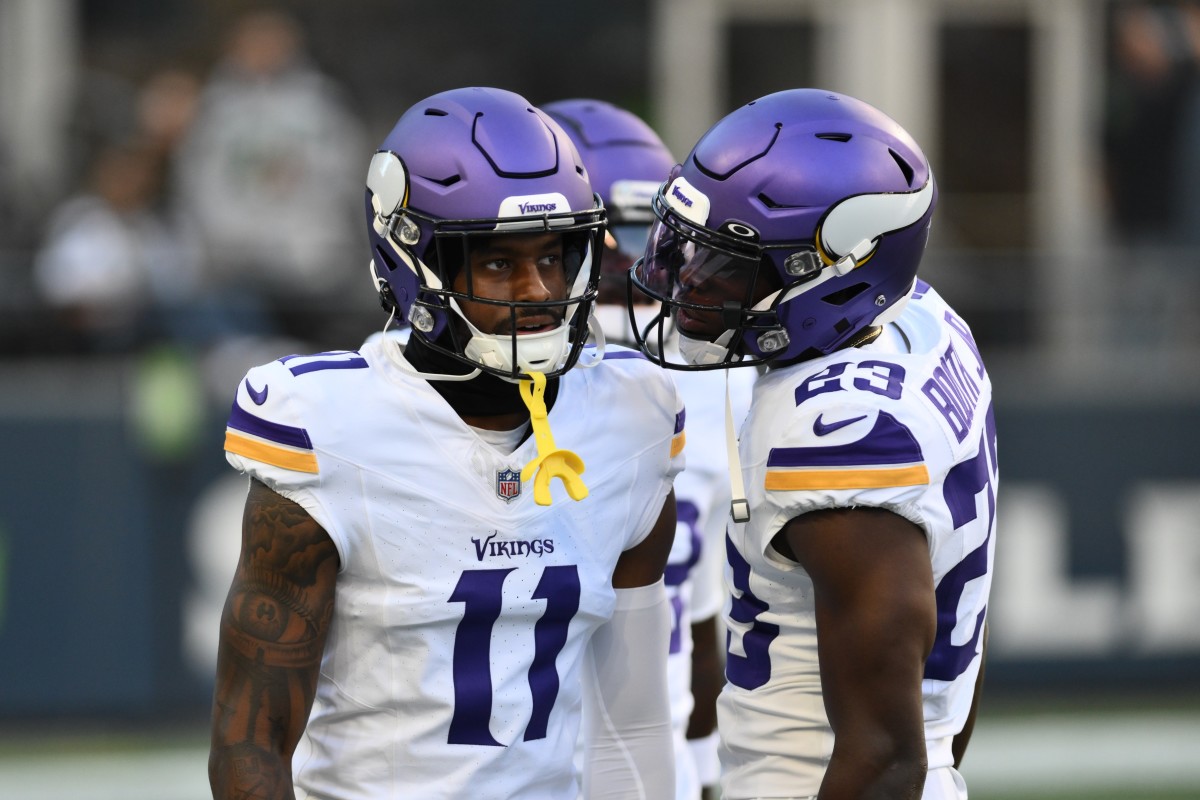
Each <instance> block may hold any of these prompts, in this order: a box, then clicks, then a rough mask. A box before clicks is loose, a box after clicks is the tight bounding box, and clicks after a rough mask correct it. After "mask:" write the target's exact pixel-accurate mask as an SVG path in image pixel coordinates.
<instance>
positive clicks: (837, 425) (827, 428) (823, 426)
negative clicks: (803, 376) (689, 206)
mask: <svg viewBox="0 0 1200 800" xmlns="http://www.w3.org/2000/svg"><path fill="white" fill-rule="evenodd" d="M264 392H265V390H264ZM822 416H823V415H822V414H817V418H816V419H815V420H813V433H815V434H816V435H817V436H826V435H828V434H830V433H833V432H834V431H840V430H841V429H842V428H844V427H846V426H847V425H853V424H854V423H856V422H858V421H859V420H863V419H866V418H867V415H866V414H863V415H862V416H861V417H852V418H850V419H843V420H838V421H837V422H829V423H825V422H822V421H821V417H822Z"/></svg>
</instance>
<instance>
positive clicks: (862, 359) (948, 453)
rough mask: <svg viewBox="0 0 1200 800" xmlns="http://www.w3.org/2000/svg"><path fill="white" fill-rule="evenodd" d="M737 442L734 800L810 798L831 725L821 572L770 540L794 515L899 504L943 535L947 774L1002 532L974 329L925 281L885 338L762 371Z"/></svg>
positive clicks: (723, 707)
mask: <svg viewBox="0 0 1200 800" xmlns="http://www.w3.org/2000/svg"><path fill="white" fill-rule="evenodd" d="M739 452H740V457H741V459H742V467H743V472H744V474H745V478H746V491H747V494H748V498H749V500H750V507H751V517H750V521H749V522H748V523H744V524H733V525H731V526H730V529H729V538H728V541H727V559H728V564H727V566H726V582H727V584H728V587H729V589H730V592H731V602H730V604H729V605H728V606H727V607H726V609H725V622H726V624H727V626H728V628H729V635H728V652H727V661H726V676H727V678H728V683H727V685H726V686H725V688H724V690H723V691H722V694H721V697H720V700H719V701H718V715H719V721H720V722H719V724H720V731H721V737H722V744H721V761H722V768H723V777H722V790H723V796H724V797H725V798H727V800H744V799H745V798H757V797H806V796H809V795H816V794H817V790H818V789H819V787H820V784H821V779H822V776H823V775H824V771H825V765H826V764H827V762H828V759H829V757H830V754H831V752H832V748H833V732H832V731H831V729H830V726H829V721H828V719H827V718H826V715H825V708H824V705H823V703H822V700H821V679H820V671H819V666H818V661H817V629H816V617H815V609H814V606H813V588H812V581H811V579H810V578H809V577H808V575H807V574H806V573H805V571H804V570H803V569H802V568H801V567H800V566H799V565H798V564H796V563H795V562H792V561H790V560H787V559H785V558H783V557H782V556H780V555H779V554H778V553H777V552H776V551H775V550H774V548H773V547H772V546H771V541H772V539H773V537H774V536H775V534H776V533H778V532H779V530H780V528H782V527H783V526H784V525H785V524H786V523H787V522H788V521H789V520H791V519H793V518H795V517H797V516H799V515H801V514H804V513H806V512H809V511H815V510H818V509H825V508H847V507H857V506H862V507H876V508H885V509H888V510H890V511H893V512H895V513H896V514H899V515H900V516H902V517H904V518H905V519H908V520H910V521H912V522H913V523H915V524H916V525H918V526H919V527H920V528H921V529H922V530H924V531H925V534H926V536H927V537H928V541H929V556H930V559H931V562H932V566H933V577H934V585H935V586H936V593H937V597H936V602H937V609H938V617H937V634H936V639H935V642H934V645H933V650H932V653H931V654H930V656H929V659H928V660H927V662H926V666H925V679H924V681H923V682H922V694H923V697H924V716H925V735H926V742H927V747H928V752H929V768H930V774H931V777H933V776H934V775H935V773H934V771H935V770H939V769H943V770H944V771H946V772H949V771H950V770H949V768H950V766H951V764H952V756H951V748H950V745H951V740H952V738H953V736H954V735H955V734H956V733H958V732H959V731H961V730H962V726H963V724H964V722H965V721H966V718H967V715H968V712H969V709H970V705H971V698H972V695H973V692H974V685H975V678H976V675H977V674H978V672H979V668H980V661H981V658H980V650H981V645H982V642H981V633H982V629H983V624H984V618H985V615H986V608H987V599H988V591H989V588H990V585H991V569H992V563H993V551H994V546H995V537H994V536H993V533H994V530H995V511H996V486H997V465H996V431H995V422H994V417H993V414H992V388H991V383H990V381H989V379H988V375H987V372H986V371H985V370H984V367H983V363H982V360H981V359H980V357H979V353H978V350H977V348H976V346H975V343H974V340H973V339H972V337H971V333H970V330H969V328H968V327H967V325H966V324H965V323H964V322H963V321H962V320H961V319H960V318H959V317H958V316H957V315H956V314H955V313H954V311H953V310H951V309H950V307H949V306H947V305H946V303H945V302H944V301H943V300H942V299H941V297H939V296H938V295H937V293H936V292H934V291H933V290H932V289H931V288H930V287H929V286H928V284H926V283H924V282H920V281H918V283H917V287H916V290H915V292H914V295H913V299H912V300H911V301H910V302H909V304H908V306H907V307H906V308H905V310H904V312H903V313H902V314H901V316H900V318H899V319H898V320H897V321H896V322H895V323H892V324H890V325H887V326H885V329H884V333H883V335H881V337H880V338H879V339H878V340H876V341H875V342H873V343H871V344H869V345H866V346H864V347H859V348H853V349H848V350H843V351H839V352H835V353H832V354H830V355H828V356H824V357H822V358H818V359H815V360H812V361H807V362H803V363H800V364H796V365H794V366H790V367H785V368H782V369H779V370H769V371H768V372H767V374H766V375H764V376H762V377H760V378H759V380H758V382H757V385H756V387H755V390H754V400H753V404H752V406H751V409H750V413H749V416H748V417H747V419H746V423H745V425H744V427H743V430H742V436H741V443H740V451H739ZM936 777H937V779H936V780H929V781H927V782H926V790H925V795H924V797H925V798H926V800H947V798H954V797H957V796H958V794H957V791H956V790H955V789H954V788H953V787H954V786H955V783H954V781H949V780H943V779H942V778H944V777H945V776H944V775H942V774H938V775H937V776H936ZM954 777H957V776H954ZM945 787H950V788H949V789H947V788H945ZM963 796H964V797H965V794H964V795H963Z"/></svg>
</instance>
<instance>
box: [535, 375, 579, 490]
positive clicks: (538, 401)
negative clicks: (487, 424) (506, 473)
mask: <svg viewBox="0 0 1200 800" xmlns="http://www.w3.org/2000/svg"><path fill="white" fill-rule="evenodd" d="M529 376H530V378H532V380H522V381H521V382H520V390H521V399H522V400H524V401H525V407H526V408H528V409H529V422H530V424H531V425H532V426H533V437H534V441H536V442H537V449H538V455H537V457H536V458H534V459H533V461H530V462H529V463H528V464H526V465H525V468H524V469H522V470H521V480H522V481H528V480H529V479H530V478H531V477H533V475H534V473H535V472H536V473H537V477H534V478H533V500H534V502H535V503H537V504H538V505H539V506H548V505H550V479H551V478H558V479H559V480H560V481H562V482H563V485H564V486H565V487H567V494H569V495H570V496H571V499H572V500H582V499H583V498H585V497H587V496H588V488H587V486H585V485H584V483H583V479H582V478H580V477H579V476H580V474H581V473H582V472H583V470H584V469H585V467H584V466H583V459H582V458H580V457H579V456H578V455H577V454H575V453H573V452H571V451H570V450H559V449H558V448H557V447H555V445H554V434H552V433H551V432H550V420H549V417H548V416H547V412H546V400H545V395H546V376H545V375H543V374H542V373H540V372H531V373H529Z"/></svg>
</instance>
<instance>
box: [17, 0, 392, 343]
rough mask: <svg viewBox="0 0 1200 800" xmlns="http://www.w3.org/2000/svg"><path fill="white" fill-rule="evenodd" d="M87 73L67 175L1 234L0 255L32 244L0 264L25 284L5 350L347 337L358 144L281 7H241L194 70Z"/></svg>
mask: <svg viewBox="0 0 1200 800" xmlns="http://www.w3.org/2000/svg"><path fill="white" fill-rule="evenodd" d="M84 85H85V87H86V89H85V90H84V91H83V92H81V95H82V96H81V97H80V100H79V102H78V103H77V107H76V110H75V113H74V120H73V122H72V129H73V136H72V144H73V147H72V152H71V154H70V157H71V158H72V160H73V161H74V162H75V163H73V164H72V168H71V170H70V171H69V172H70V174H72V175H75V176H77V178H76V179H75V185H72V186H68V187H66V190H65V196H63V197H61V198H60V199H58V200H57V201H56V202H55V203H54V204H53V206H52V207H51V208H50V209H48V213H47V215H46V219H45V220H44V222H43V224H42V225H41V226H36V225H35V226H10V227H12V228H13V229H11V230H6V231H3V232H2V235H4V236H5V238H4V240H3V242H2V244H3V247H2V249H3V250H4V251H5V252H6V253H8V254H19V253H22V252H24V253H32V254H33V255H32V257H26V258H24V259H22V258H20V257H19V256H13V255H10V258H11V264H8V265H6V266H5V268H6V269H13V270H21V269H22V268H24V271H25V272H26V273H27V274H26V275H24V276H23V277H24V278H25V279H26V280H25V281H24V284H25V288H26V289H28V290H29V292H28V296H29V298H30V299H31V300H32V302H30V303H26V304H25V308H24V309H21V310H20V311H21V313H20V314H19V316H20V317H21V319H20V323H21V324H20V330H19V331H18V330H16V329H15V328H14V326H13V325H12V324H11V323H12V320H11V319H10V325H9V326H7V327H6V330H7V332H8V335H7V336H5V337H3V348H4V350H5V351H7V352H6V353H5V354H6V355H23V354H26V353H52V354H104V353H109V354H118V353H136V352H139V351H140V350H142V349H143V348H146V347H148V346H152V345H154V344H156V343H161V342H164V341H167V342H172V343H175V344H178V345H180V346H182V347H184V348H188V349H190V350H192V351H193V352H196V353H206V352H211V351H213V350H214V349H216V348H219V347H221V346H222V345H223V344H226V343H228V342H230V341H236V340H239V339H245V338H251V339H254V340H263V339H272V338H274V339H287V340H295V341H296V342H297V344H298V345H300V344H301V343H302V345H303V348H304V349H312V348H314V347H315V348H318V349H319V348H321V347H323V346H326V345H329V344H330V343H331V342H333V341H335V340H338V339H340V338H341V335H340V334H341V333H342V331H343V329H345V328H347V327H349V328H350V329H351V330H352V332H353V334H354V335H355V336H358V337H359V339H358V340H359V341H361V333H360V326H361V325H362V324H365V321H364V320H361V319H356V317H361V316H363V315H362V313H361V312H362V310H363V308H364V307H365V306H366V301H369V300H371V298H372V297H373V295H372V294H371V293H370V290H369V283H368V281H367V279H366V277H365V275H366V267H365V264H366V255H365V252H366V250H365V244H363V243H362V242H361V241H360V240H361V239H362V233H361V222H360V214H359V209H360V207H361V203H362V199H361V198H362V180H361V177H362V176H361V173H362V163H363V153H364V152H365V149H364V148H365V147H366V146H367V143H366V141H365V135H364V132H363V126H362V124H361V122H360V120H359V119H358V118H357V116H356V114H355V113H354V112H353V110H352V108H351V107H350V104H349V103H348V102H347V100H346V98H345V95H344V93H343V91H342V90H341V88H340V87H339V86H338V85H337V84H336V83H335V81H333V80H332V79H331V78H329V77H328V76H327V75H325V74H323V73H322V71H321V70H320V69H319V68H318V66H317V65H316V64H315V63H314V62H313V60H312V59H311V58H310V57H309V55H308V51H307V47H306V42H305V38H304V35H303V31H302V30H301V28H300V27H299V25H298V24H297V22H296V20H294V19H293V18H291V17H290V16H287V15H286V14H284V13H281V12H278V11H255V12H252V13H247V14H245V15H244V16H242V17H240V18H238V19H237V21H236V22H235V23H234V24H233V25H232V26H231V27H230V29H229V30H228V31H227V33H226V35H225V37H224V39H223V43H222V48H221V51H220V53H219V57H218V58H216V59H215V61H214V63H212V64H211V65H210V67H209V69H208V70H207V71H206V72H204V73H200V74H197V73H194V72H190V71H187V70H185V69H181V68H178V67H167V68H163V69H161V70H158V71H156V72H152V73H150V74H149V76H148V77H147V78H145V79H144V80H142V81H140V82H138V83H137V84H136V85H134V84H128V83H121V85H118V86H114V85H113V79H112V78H111V77H109V78H106V79H105V80H104V81H101V80H91V81H85V82H84ZM10 283H12V281H11V280H10ZM356 289H361V291H355V290H356ZM356 312H357V313H356ZM14 316H17V314H14ZM370 321H371V322H372V323H373V322H374V320H373V319H371V320H370ZM350 344H352V341H351V342H343V346H349V345H350Z"/></svg>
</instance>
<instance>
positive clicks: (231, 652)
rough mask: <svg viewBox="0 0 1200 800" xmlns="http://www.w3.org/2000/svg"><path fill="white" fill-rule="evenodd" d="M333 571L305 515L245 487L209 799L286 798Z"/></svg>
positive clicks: (323, 541) (329, 551) (256, 487)
mask: <svg viewBox="0 0 1200 800" xmlns="http://www.w3.org/2000/svg"><path fill="white" fill-rule="evenodd" d="M337 567H338V560H337V551H336V549H335V548H334V546H333V542H332V541H331V540H330V539H329V536H328V534H326V533H325V531H324V530H323V529H322V528H321V526H320V525H318V524H317V523H316V522H315V521H314V520H313V519H312V517H310V516H309V515H308V514H307V513H305V512H304V510H303V509H302V508H300V506H298V505H296V504H295V503H293V502H291V501H290V500H287V499H285V498H283V497H281V496H280V495H278V494H275V493H274V492H272V491H271V490H269V489H267V488H266V487H265V486H263V485H262V484H259V483H257V482H255V483H252V485H251V490H250V497H249V499H248V501H247V504H246V514H245V517H244V519H243V550H242V557H241V561H240V562H239V564H238V569H237V573H236V574H235V576H234V581H233V586H232V587H231V589H230V592H229V598H228V600H227V601H226V604H225V611H224V613H223V614H222V618H221V647H220V650H219V653H218V664H217V683H216V690H215V697H214V702H213V744H212V753H211V756H210V764H209V772H210V776H211V780H212V783H213V796H214V797H220V798H247V800H251V799H253V800H259V799H261V800H266V799H267V798H290V797H292V793H291V792H292V789H291V774H290V764H289V763H288V759H289V758H290V754H291V752H292V750H293V749H294V748H295V746H296V742H297V741H298V739H299V737H300V733H301V731H302V730H303V729H304V723H305V722H306V719H307V716H308V711H309V709H310V708H311V706H312V701H313V696H314V694H315V692H316V683H317V675H318V672H319V670H320V664H321V654H322V651H323V649H324V644H325V636H326V633H327V631H328V628H329V622H330V619H331V618H332V614H333V597H334V593H333V586H334V580H335V577H336V574H337Z"/></svg>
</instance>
